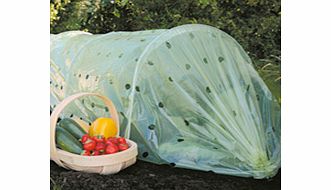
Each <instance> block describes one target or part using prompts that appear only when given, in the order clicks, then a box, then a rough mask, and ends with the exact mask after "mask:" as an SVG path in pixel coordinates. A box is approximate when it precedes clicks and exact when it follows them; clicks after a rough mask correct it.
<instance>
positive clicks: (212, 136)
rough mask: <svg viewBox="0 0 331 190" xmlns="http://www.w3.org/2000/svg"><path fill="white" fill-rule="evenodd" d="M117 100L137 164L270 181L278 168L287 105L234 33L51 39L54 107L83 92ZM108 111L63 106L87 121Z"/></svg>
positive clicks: (193, 29)
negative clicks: (282, 107) (139, 161)
mask: <svg viewBox="0 0 331 190" xmlns="http://www.w3.org/2000/svg"><path fill="white" fill-rule="evenodd" d="M86 91H87V92H98V93H101V94H103V95H106V96H108V97H109V98H111V99H112V101H114V104H115V105H116V107H117V109H118V111H119V112H120V115H121V134H122V135H125V136H126V137H128V136H130V138H131V139H133V140H134V141H136V142H137V143H138V146H139V159H142V160H145V161H149V162H153V163H157V164H164V163H170V164H172V165H175V166H176V167H182V168H190V169H198V170H204V171H213V172H215V173H221V174H229V175H236V176H245V177H249V176H252V177H255V178H266V177H271V176H273V175H275V174H276V173H277V171H278V168H279V167H280V107H279V105H278V103H277V101H276V99H275V98H274V97H273V96H272V94H271V92H270V91H269V89H268V88H267V86H266V85H265V83H264V82H263V80H262V79H261V78H260V77H259V75H258V73H257V72H256V71H255V70H254V67H253V65H252V63H251V60H250V58H249V57H248V55H247V54H246V53H245V51H244V50H243V49H242V47H241V46H240V45H239V44H238V43H237V42H236V41H235V40H234V39H233V38H232V37H230V36H229V35H227V34H226V33H224V32H222V31H221V30H218V29H216V28H213V27H210V26H205V25H183V26H179V27H175V28H172V29H169V30H149V31H138V32H111V33H108V34H102V35H100V34H98V35H91V34H89V33H85V32H79V31H71V32H64V33H61V34H57V35H51V107H54V106H56V104H57V103H58V102H59V101H61V100H62V99H63V98H65V97H67V96H69V95H71V94H74V93H77V92H86ZM106 113H107V109H105V108H104V106H103V105H102V104H101V103H100V102H98V101H97V100H95V99H92V98H86V99H84V100H82V101H80V102H79V103H76V104H75V105H72V106H70V107H68V109H66V111H65V112H64V113H63V117H66V116H67V117H68V116H70V115H72V114H73V115H77V116H78V117H81V118H82V119H83V120H85V121H87V122H92V121H93V120H94V119H95V118H96V117H97V116H99V115H105V114H106Z"/></svg>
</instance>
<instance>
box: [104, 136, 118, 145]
mask: <svg viewBox="0 0 331 190" xmlns="http://www.w3.org/2000/svg"><path fill="white" fill-rule="evenodd" d="M110 143H113V144H117V143H118V141H117V138H116V137H109V138H108V139H107V140H106V144H110Z"/></svg>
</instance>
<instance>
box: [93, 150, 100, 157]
mask: <svg viewBox="0 0 331 190" xmlns="http://www.w3.org/2000/svg"><path fill="white" fill-rule="evenodd" d="M92 155H93V156H99V155H101V153H100V151H98V150H95V151H93V154H92Z"/></svg>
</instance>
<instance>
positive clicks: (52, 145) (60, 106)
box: [50, 92, 120, 168]
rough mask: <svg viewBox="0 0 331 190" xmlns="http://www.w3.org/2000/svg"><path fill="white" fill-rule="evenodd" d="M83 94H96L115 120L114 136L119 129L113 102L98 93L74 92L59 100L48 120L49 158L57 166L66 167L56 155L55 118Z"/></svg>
mask: <svg viewBox="0 0 331 190" xmlns="http://www.w3.org/2000/svg"><path fill="white" fill-rule="evenodd" d="M83 96H96V97H98V98H100V99H101V100H102V101H103V102H104V103H105V105H106V106H107V108H108V110H109V113H110V115H111V117H112V118H113V119H114V120H115V122H116V127H117V129H118V130H117V134H116V136H118V135H119V131H120V125H119V119H118V114H117V110H116V108H115V106H114V104H113V102H112V101H111V100H110V99H109V98H107V97H106V96H102V95H100V94H96V93H90V92H82V93H78V94H74V95H71V96H69V97H67V98H65V99H64V100H63V101H62V102H60V103H59V104H58V105H57V106H56V107H55V109H54V110H53V112H52V115H51V122H50V132H51V134H50V135H51V136H50V140H51V141H50V151H51V159H52V160H53V161H55V162H56V163H57V164H58V165H59V166H61V167H64V168H67V167H65V166H64V165H63V163H62V162H61V160H60V159H59V157H58V155H57V148H56V143H55V139H56V138H55V129H56V123H57V120H58V118H59V116H60V113H61V112H62V110H63V109H64V108H65V107H66V106H67V105H68V104H69V103H71V102H72V101H74V100H76V99H78V98H81V97H83Z"/></svg>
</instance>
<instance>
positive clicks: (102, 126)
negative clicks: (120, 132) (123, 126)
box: [89, 117, 117, 138]
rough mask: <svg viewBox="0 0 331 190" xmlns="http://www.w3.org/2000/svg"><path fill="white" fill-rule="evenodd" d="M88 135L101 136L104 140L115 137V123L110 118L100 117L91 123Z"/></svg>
mask: <svg viewBox="0 0 331 190" xmlns="http://www.w3.org/2000/svg"><path fill="white" fill-rule="evenodd" d="M89 135H90V136H92V137H93V136H98V135H102V136H104V137H105V138H108V137H116V135H117V127H116V122H115V121H114V120H113V119H111V118H104V117H100V118H98V119H96V120H95V121H94V122H93V123H92V125H91V127H90V129H89Z"/></svg>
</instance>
